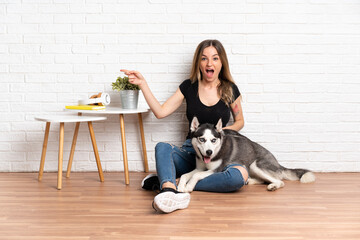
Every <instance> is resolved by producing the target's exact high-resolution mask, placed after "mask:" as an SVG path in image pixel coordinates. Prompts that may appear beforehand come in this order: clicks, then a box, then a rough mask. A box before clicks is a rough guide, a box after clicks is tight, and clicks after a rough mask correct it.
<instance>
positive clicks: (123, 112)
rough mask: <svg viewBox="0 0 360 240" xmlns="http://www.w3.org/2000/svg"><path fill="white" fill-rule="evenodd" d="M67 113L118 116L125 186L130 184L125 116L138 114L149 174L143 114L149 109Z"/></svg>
mask: <svg viewBox="0 0 360 240" xmlns="http://www.w3.org/2000/svg"><path fill="white" fill-rule="evenodd" d="M65 110H66V111H71V112H77V113H79V114H82V113H88V114H98V115H106V114H118V115H119V118H120V132H121V143H122V152H123V158H124V173H125V184H126V185H128V184H130V179H129V167H128V157H127V149H126V137H125V121H124V115H126V114H137V115H138V120H139V128H140V136H141V143H142V150H143V156H144V169H145V172H149V165H148V160H147V153H146V144H145V136H144V126H143V121H142V115H141V113H145V112H148V111H149V109H147V108H137V109H123V108H119V107H108V106H107V107H106V108H105V110H78V109H65Z"/></svg>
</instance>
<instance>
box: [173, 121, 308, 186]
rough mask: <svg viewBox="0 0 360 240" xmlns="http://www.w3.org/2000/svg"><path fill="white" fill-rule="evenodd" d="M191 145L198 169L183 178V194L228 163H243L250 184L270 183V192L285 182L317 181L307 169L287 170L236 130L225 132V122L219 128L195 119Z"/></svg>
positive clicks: (218, 124) (265, 150)
mask: <svg viewBox="0 0 360 240" xmlns="http://www.w3.org/2000/svg"><path fill="white" fill-rule="evenodd" d="M190 131H191V134H192V140H191V143H192V145H193V147H194V149H195V151H196V169H195V170H193V171H191V172H189V173H186V174H184V175H182V176H181V178H180V182H179V185H178V191H180V192H192V191H193V190H194V187H195V185H196V183H197V182H198V181H200V180H201V179H204V178H206V177H207V176H209V175H211V174H213V173H214V172H220V171H222V170H223V169H224V167H225V166H227V165H229V164H235V163H237V164H241V165H243V166H245V167H246V168H247V169H248V170H249V175H250V176H249V180H248V183H249V184H262V183H264V182H266V183H269V185H268V186H267V189H268V190H269V191H275V190H276V189H278V188H281V187H283V186H284V182H283V181H281V180H282V179H286V180H300V182H302V183H310V182H314V181H315V176H314V174H313V173H312V172H310V171H309V170H306V169H288V168H285V167H283V166H281V165H280V164H279V163H278V161H277V160H276V158H275V157H274V156H273V155H272V154H271V152H269V151H268V150H267V149H265V148H264V147H262V146H261V145H259V144H258V143H255V142H253V141H251V140H250V139H248V138H247V137H245V136H243V135H241V134H240V133H238V132H236V131H233V130H227V129H225V130H222V121H221V119H220V120H219V121H218V123H217V124H216V126H214V125H212V124H201V125H200V126H199V121H198V119H197V118H196V117H194V118H193V120H192V122H191V126H190Z"/></svg>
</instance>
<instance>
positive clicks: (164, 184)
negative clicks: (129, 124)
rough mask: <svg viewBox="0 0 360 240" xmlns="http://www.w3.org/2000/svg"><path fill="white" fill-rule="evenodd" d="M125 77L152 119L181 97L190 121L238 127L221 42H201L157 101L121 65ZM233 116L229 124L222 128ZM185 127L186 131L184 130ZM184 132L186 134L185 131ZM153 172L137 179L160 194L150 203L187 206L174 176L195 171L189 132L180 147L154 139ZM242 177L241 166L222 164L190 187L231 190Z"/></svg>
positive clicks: (235, 95) (165, 208) (239, 116)
mask: <svg viewBox="0 0 360 240" xmlns="http://www.w3.org/2000/svg"><path fill="white" fill-rule="evenodd" d="M121 71H122V72H124V73H125V74H126V75H128V77H129V81H130V82H131V83H133V84H136V85H139V87H140V89H141V91H142V92H143V95H144V97H145V100H146V102H147V103H148V105H149V107H150V109H151V110H152V112H153V113H154V115H155V116H156V117H157V118H164V117H166V116H169V115H170V114H172V113H173V112H174V111H175V110H176V109H178V108H179V107H180V105H181V104H182V102H183V100H184V99H185V100H186V103H187V104H186V105H187V107H186V116H187V119H188V121H189V129H190V123H191V120H192V119H193V117H194V116H196V117H197V118H198V120H199V122H200V124H202V123H211V124H214V125H216V123H217V121H218V120H219V119H220V118H221V119H222V123H223V128H224V129H232V130H235V131H239V130H240V129H242V128H243V126H244V118H243V113H242V108H241V96H240V92H239V90H238V88H237V86H236V85H235V83H234V80H233V79H232V76H231V74H230V69H229V63H228V59H227V56H226V52H225V49H224V47H223V45H222V44H221V43H220V42H219V41H218V40H205V41H202V42H201V43H200V44H199V45H198V47H197V49H196V51H195V54H194V58H193V63H192V69H191V73H190V79H187V80H185V81H183V82H182V83H181V84H180V86H179V88H178V89H177V90H176V92H175V93H174V94H173V95H172V96H171V97H170V98H169V99H168V100H166V101H165V103H163V104H160V103H159V102H158V100H157V99H156V98H155V97H154V95H153V94H152V92H151V90H150V88H149V86H148V85H147V82H146V80H145V78H144V77H143V76H142V75H141V74H140V73H139V72H138V71H130V70H125V69H122V70H121ZM230 114H232V116H233V119H234V121H233V124H232V125H229V126H226V125H227V123H228V122H229V119H230ZM189 131H190V130H189ZM189 133H190V132H189ZM155 157H156V170H157V176H156V175H149V176H147V177H146V178H145V179H144V180H143V183H142V184H143V188H145V189H151V188H152V187H153V186H152V185H153V184H159V187H160V189H161V191H160V193H159V194H158V195H157V196H155V198H154V202H153V207H154V208H155V209H156V210H158V211H161V212H164V213H170V212H173V211H175V210H178V209H184V208H187V207H188V205H189V203H190V194H189V193H181V192H178V191H177V190H176V189H177V185H176V179H177V178H179V177H180V176H181V175H182V174H184V173H187V172H190V171H192V170H193V169H195V167H196V160H195V157H196V156H195V150H194V149H193V147H192V145H191V139H190V134H188V136H187V139H186V141H185V142H184V144H183V145H182V147H177V146H174V145H171V144H168V143H163V142H160V143H158V144H157V145H156V147H155ZM247 179H248V172H247V170H246V168H245V167H243V166H241V165H231V166H227V167H225V169H224V170H223V171H222V172H219V173H215V174H212V175H210V176H208V177H207V178H204V179H203V180H201V181H199V182H198V183H197V185H196V186H195V189H194V190H197V191H211V192H231V191H236V190H237V189H240V188H241V187H242V186H243V185H244V184H245V183H246V181H247Z"/></svg>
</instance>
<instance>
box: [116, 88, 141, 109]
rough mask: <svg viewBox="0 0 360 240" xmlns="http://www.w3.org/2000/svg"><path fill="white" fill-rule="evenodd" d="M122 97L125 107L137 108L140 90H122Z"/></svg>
mask: <svg viewBox="0 0 360 240" xmlns="http://www.w3.org/2000/svg"><path fill="white" fill-rule="evenodd" d="M120 98H121V107H122V108H123V109H136V108H137V106H138V99H139V90H121V91H120Z"/></svg>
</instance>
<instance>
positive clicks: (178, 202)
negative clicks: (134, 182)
mask: <svg viewBox="0 0 360 240" xmlns="http://www.w3.org/2000/svg"><path fill="white" fill-rule="evenodd" d="M189 203H190V194H189V193H173V192H163V193H159V194H158V195H156V196H155V198H154V203H153V207H154V208H155V210H157V211H160V212H164V213H171V212H173V211H175V210H179V209H185V208H187V207H188V206H189Z"/></svg>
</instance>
